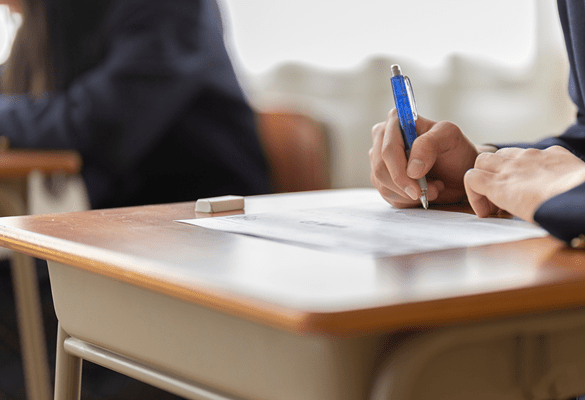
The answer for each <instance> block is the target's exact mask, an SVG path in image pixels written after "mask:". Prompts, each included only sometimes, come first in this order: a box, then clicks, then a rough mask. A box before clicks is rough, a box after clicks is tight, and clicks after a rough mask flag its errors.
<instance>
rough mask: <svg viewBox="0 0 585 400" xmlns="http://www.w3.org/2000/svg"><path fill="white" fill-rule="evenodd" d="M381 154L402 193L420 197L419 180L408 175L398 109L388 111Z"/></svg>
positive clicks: (393, 180) (414, 198)
mask: <svg viewBox="0 0 585 400" xmlns="http://www.w3.org/2000/svg"><path fill="white" fill-rule="evenodd" d="M381 154H382V159H383V160H384V163H385V164H386V168H387V170H388V172H389V173H390V177H391V179H392V182H393V183H394V185H395V186H396V187H397V188H398V189H400V191H401V192H402V193H401V194H402V195H403V196H405V197H409V198H411V199H412V200H417V199H419V198H420V186H419V185H418V182H416V180H414V179H411V178H409V177H408V175H406V153H405V150H404V142H403V139H402V134H401V132H400V122H399V121H398V113H397V112H396V109H393V110H391V111H390V113H388V119H387V122H386V126H385V131H384V137H383V142H382V150H381Z"/></svg>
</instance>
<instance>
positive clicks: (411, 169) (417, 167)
mask: <svg viewBox="0 0 585 400" xmlns="http://www.w3.org/2000/svg"><path fill="white" fill-rule="evenodd" d="M424 168H425V163H424V162H422V161H421V160H419V159H418V158H415V159H412V160H410V161H409V162H408V167H406V175H408V176H409V177H410V178H413V179H416V178H420V177H421V175H422V173H423V170H424Z"/></svg>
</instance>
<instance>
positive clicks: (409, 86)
mask: <svg viewBox="0 0 585 400" xmlns="http://www.w3.org/2000/svg"><path fill="white" fill-rule="evenodd" d="M404 86H406V95H407V96H408V102H409V103H410V111H412V117H413V118H414V120H415V121H416V120H417V119H418V111H417V109H416V99H415V98H414V91H413V90H412V84H411V83H410V78H409V77H408V76H405V77H404Z"/></svg>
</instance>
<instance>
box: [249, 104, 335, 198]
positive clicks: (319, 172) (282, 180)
mask: <svg viewBox="0 0 585 400" xmlns="http://www.w3.org/2000/svg"><path fill="white" fill-rule="evenodd" d="M257 125H258V130H259V133H260V137H261V140H262V143H263V145H264V149H265V151H266V156H267V159H268V164H269V169H270V175H271V179H272V185H273V189H274V191H275V192H277V193H282V192H299V191H307V190H320V189H329V188H331V171H330V143H329V135H328V129H327V127H326V125H325V124H324V123H322V122H319V121H316V120H314V119H313V118H311V117H308V116H306V115H302V114H297V113H289V112H260V113H257Z"/></svg>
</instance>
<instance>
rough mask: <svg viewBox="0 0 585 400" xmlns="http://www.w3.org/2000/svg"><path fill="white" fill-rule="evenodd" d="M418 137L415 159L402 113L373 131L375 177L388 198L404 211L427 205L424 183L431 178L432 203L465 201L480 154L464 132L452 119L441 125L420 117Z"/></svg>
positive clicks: (390, 116) (392, 114)
mask: <svg viewBox="0 0 585 400" xmlns="http://www.w3.org/2000/svg"><path fill="white" fill-rule="evenodd" d="M416 132H417V133H418V137H417V138H416V140H414V141H413V142H412V144H411V146H412V148H411V150H410V156H409V157H408V158H407V156H406V146H405V142H404V139H403V136H402V132H401V126H400V121H399V116H398V111H397V110H396V109H393V110H391V111H390V112H389V113H388V117H387V119H386V121H385V122H381V123H379V124H376V125H375V126H374V127H373V128H372V148H371V149H370V165H371V179H372V183H373V184H374V186H375V187H376V188H377V189H378V191H379V192H380V194H381V195H382V197H384V199H386V201H388V202H389V203H390V204H392V205H393V206H395V207H398V208H406V207H415V206H417V205H420V204H421V200H420V197H421V195H422V191H421V188H420V183H419V182H418V179H421V178H423V177H425V176H426V180H427V187H428V189H427V200H428V201H429V202H437V203H456V202H458V201H461V200H462V199H464V198H465V188H464V186H463V176H464V175H465V172H466V171H467V170H468V169H469V168H472V167H473V165H474V162H475V158H476V157H477V154H478V150H477V149H476V147H475V146H474V145H473V144H472V143H471V142H470V141H469V139H467V138H466V137H465V136H464V135H463V133H462V132H461V130H460V129H459V128H458V127H457V126H456V125H455V124H453V123H450V122H447V121H441V122H435V121H431V120H429V119H426V118H423V117H421V116H418V119H417V120H416Z"/></svg>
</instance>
